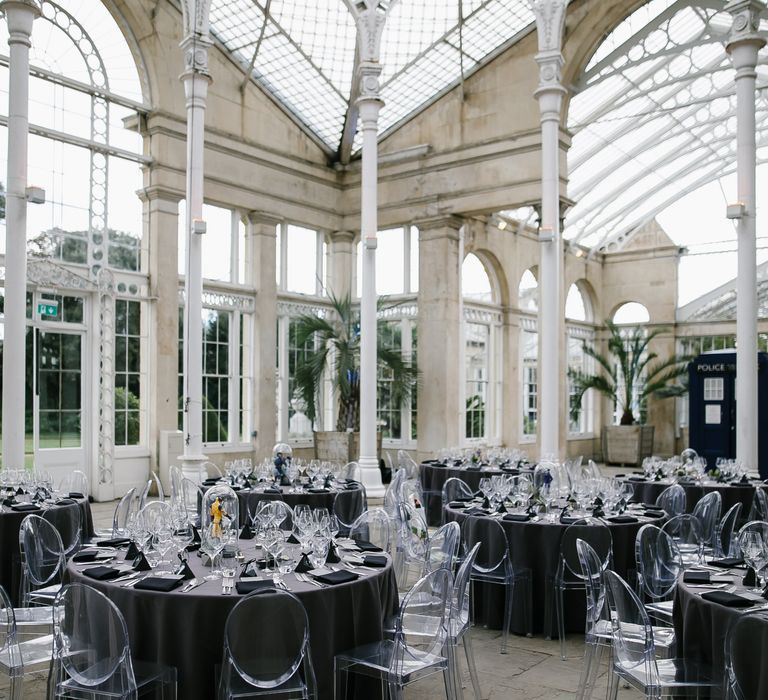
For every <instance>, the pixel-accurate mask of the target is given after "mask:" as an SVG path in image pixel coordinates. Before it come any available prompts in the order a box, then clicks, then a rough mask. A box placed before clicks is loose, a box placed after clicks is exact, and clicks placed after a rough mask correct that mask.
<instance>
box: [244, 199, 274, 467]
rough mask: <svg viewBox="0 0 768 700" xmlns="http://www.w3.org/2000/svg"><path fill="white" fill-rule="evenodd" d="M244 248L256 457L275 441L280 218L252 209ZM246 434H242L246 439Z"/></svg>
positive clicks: (267, 454) (262, 456)
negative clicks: (250, 302)
mask: <svg viewBox="0 0 768 700" xmlns="http://www.w3.org/2000/svg"><path fill="white" fill-rule="evenodd" d="M246 225H247V230H246V238H247V240H246V250H247V255H248V271H249V276H248V279H246V283H247V284H249V285H252V286H253V287H254V288H255V290H256V302H255V307H254V312H253V348H252V350H251V362H252V365H251V366H252V368H253V386H252V395H253V400H252V403H251V408H252V411H253V430H254V431H255V432H256V437H255V440H254V444H255V449H256V454H255V455H254V458H255V459H256V460H262V459H266V458H267V457H270V456H271V454H272V447H273V446H274V444H275V442H276V441H277V407H276V404H275V401H276V393H275V392H276V387H275V373H276V371H277V282H276V277H275V253H276V246H277V229H278V226H279V225H280V219H278V218H277V217H274V216H270V215H268V214H265V213H263V212H258V211H252V212H250V213H249V214H248V216H247V220H246ZM246 437H247V436H243V438H246Z"/></svg>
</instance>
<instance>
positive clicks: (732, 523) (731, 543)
mask: <svg viewBox="0 0 768 700" xmlns="http://www.w3.org/2000/svg"><path fill="white" fill-rule="evenodd" d="M742 505H743V504H742V503H736V504H734V505H732V506H731V507H730V508H729V509H728V511H727V512H726V514H725V515H724V516H723V519H722V520H721V521H720V522H719V523H718V525H717V528H716V533H715V549H714V554H715V556H716V557H734V556H738V555H739V554H740V550H739V545H738V542H736V538H735V537H734V534H733V533H734V530H735V529H736V523H737V522H738V521H739V516H740V515H741V507H742Z"/></svg>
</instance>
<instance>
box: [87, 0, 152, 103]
mask: <svg viewBox="0 0 768 700" xmlns="http://www.w3.org/2000/svg"><path fill="white" fill-rule="evenodd" d="M101 2H102V3H103V5H104V7H106V9H107V11H108V12H109V14H110V15H112V19H114V20H115V24H117V26H118V27H119V29H120V32H121V33H122V35H123V38H124V39H125V42H126V44H127V45H128V49H129V50H130V52H131V55H132V56H133V62H134V63H135V64H136V72H137V73H138V74H139V83H140V84H141V93H142V96H143V98H144V102H145V103H147V104H154V102H153V94H154V86H155V83H156V81H153V80H151V78H150V76H151V75H153V73H150V70H149V65H148V64H149V62H150V61H151V60H152V58H151V56H147V55H145V52H144V51H142V49H141V46H140V45H139V41H138V39H137V38H136V37H137V36H147V34H151V33H152V32H153V31H154V27H153V26H152V23H151V22H149V21H148V19H147V18H148V15H147V14H145V13H141V14H137V13H136V11H135V10H136V6H137V3H131V2H128V1H127V0H101ZM146 53H150V54H151V52H146Z"/></svg>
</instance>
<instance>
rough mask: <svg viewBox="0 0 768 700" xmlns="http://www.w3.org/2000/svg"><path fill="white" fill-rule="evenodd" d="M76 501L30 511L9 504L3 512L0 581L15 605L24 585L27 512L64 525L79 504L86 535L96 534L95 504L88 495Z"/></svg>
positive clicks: (0, 530) (1, 521) (1, 515)
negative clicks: (22, 546)
mask: <svg viewBox="0 0 768 700" xmlns="http://www.w3.org/2000/svg"><path fill="white" fill-rule="evenodd" d="M74 500H75V502H74V503H69V504H65V505H60V506H56V505H52V506H50V507H46V508H41V509H39V510H33V511H29V512H18V511H14V510H10V508H8V507H7V506H4V507H3V510H2V512H0V585H2V587H3V588H4V589H5V591H6V593H8V595H9V596H10V598H11V601H12V602H13V604H14V605H19V604H20V602H21V601H20V600H19V588H20V585H21V556H20V554H19V529H20V528H21V521H22V520H24V518H25V517H26V516H27V515H40V516H42V517H44V518H45V519H46V520H48V521H49V522H51V523H52V524H53V525H54V526H57V527H60V526H61V525H62V524H63V523H64V522H65V521H66V520H68V519H69V518H72V517H73V515H74V511H75V510H77V509H78V508H79V509H80V511H81V513H82V523H83V537H90V536H91V535H92V534H93V517H92V515H91V506H90V504H89V503H88V500H87V499H85V498H78V499H74Z"/></svg>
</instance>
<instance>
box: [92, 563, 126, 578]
mask: <svg viewBox="0 0 768 700" xmlns="http://www.w3.org/2000/svg"><path fill="white" fill-rule="evenodd" d="M124 573H125V572H124V571H120V569H113V568H112V567H111V566H93V567H91V568H90V569H85V570H84V571H83V575H84V576H87V577H88V578H92V579H93V580H94V581H109V580H110V579H113V578H117V577H118V576H122V575H123V574H124Z"/></svg>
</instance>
